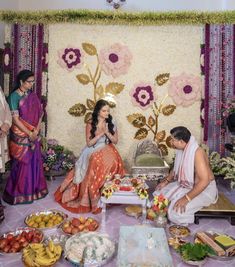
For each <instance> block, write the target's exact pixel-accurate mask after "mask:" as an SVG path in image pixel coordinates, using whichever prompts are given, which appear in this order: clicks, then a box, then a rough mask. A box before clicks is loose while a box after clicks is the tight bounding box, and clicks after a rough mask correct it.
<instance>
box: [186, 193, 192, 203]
mask: <svg viewBox="0 0 235 267" xmlns="http://www.w3.org/2000/svg"><path fill="white" fill-rule="evenodd" d="M185 197H186V198H187V200H188V202H190V201H191V200H192V199H191V198H190V197H189V196H188V194H186V195H185Z"/></svg>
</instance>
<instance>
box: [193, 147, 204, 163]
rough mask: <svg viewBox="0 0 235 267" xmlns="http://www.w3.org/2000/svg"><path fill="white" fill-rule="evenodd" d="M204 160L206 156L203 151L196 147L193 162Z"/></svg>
mask: <svg viewBox="0 0 235 267" xmlns="http://www.w3.org/2000/svg"><path fill="white" fill-rule="evenodd" d="M206 159H207V155H206V152H205V150H204V149H203V148H201V147H198V148H197V150H196V154H195V160H196V161H201V160H206Z"/></svg>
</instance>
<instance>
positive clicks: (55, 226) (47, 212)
mask: <svg viewBox="0 0 235 267" xmlns="http://www.w3.org/2000/svg"><path fill="white" fill-rule="evenodd" d="M40 214H44V215H48V214H60V215H61V216H62V218H63V220H62V221H61V222H60V223H58V224H56V225H54V226H52V227H43V228H39V227H32V226H31V228H34V229H40V230H48V229H50V230H52V229H56V228H57V227H59V226H60V225H61V224H62V223H63V222H64V220H65V219H66V218H67V217H68V215H67V214H65V213H63V212H62V211H59V210H54V209H52V210H45V211H37V212H34V213H31V214H29V215H28V216H27V217H26V218H25V219H24V223H25V224H26V225H27V226H28V224H27V221H28V219H29V218H30V217H32V216H33V215H40Z"/></svg>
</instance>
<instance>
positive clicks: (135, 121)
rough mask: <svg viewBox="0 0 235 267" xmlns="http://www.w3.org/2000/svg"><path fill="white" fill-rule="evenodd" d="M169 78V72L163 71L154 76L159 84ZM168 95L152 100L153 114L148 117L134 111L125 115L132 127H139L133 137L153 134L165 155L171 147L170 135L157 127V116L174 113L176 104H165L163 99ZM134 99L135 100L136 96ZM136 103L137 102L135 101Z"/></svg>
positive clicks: (140, 137)
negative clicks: (158, 99)
mask: <svg viewBox="0 0 235 267" xmlns="http://www.w3.org/2000/svg"><path fill="white" fill-rule="evenodd" d="M169 78H170V74H169V73H163V74H160V75H158V76H157V77H156V79H155V80H156V82H157V84H158V85H159V86H161V85H163V84H165V83H166V82H167V81H168V80H169ZM167 97H168V94H166V95H165V96H164V97H163V98H162V99H161V100H160V101H159V103H157V102H156V101H154V102H153V103H152V105H151V109H152V112H153V114H152V115H150V116H149V117H148V119H146V118H147V117H145V116H144V115H142V114H140V113H134V114H131V115H128V116H127V120H128V121H129V123H131V124H132V125H133V126H134V127H136V128H140V129H139V130H137V132H136V133H135V137H134V138H135V139H139V140H140V139H144V138H146V137H147V136H148V134H149V133H150V134H152V135H153V141H155V142H156V143H157V145H158V147H159V149H160V150H161V151H162V155H163V156H166V155H168V148H172V145H171V136H170V135H169V136H167V133H166V131H165V130H162V129H159V128H160V126H159V116H161V115H164V116H170V115H171V114H173V113H174V111H175V109H176V106H175V105H170V104H165V101H166V99H167ZM135 101H136V102H137V100H136V98H135ZM137 105H138V103H137Z"/></svg>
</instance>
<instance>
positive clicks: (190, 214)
mask: <svg viewBox="0 0 235 267" xmlns="http://www.w3.org/2000/svg"><path fill="white" fill-rule="evenodd" d="M190 190H191V189H189V188H184V187H181V186H180V184H179V183H178V182H173V183H170V184H168V185H167V186H166V187H164V188H163V189H162V190H159V191H155V192H154V193H153V194H154V195H160V194H163V195H164V196H165V197H166V198H168V199H169V200H170V205H169V207H168V219H169V220H170V221H171V222H173V223H175V224H183V225H186V224H189V223H193V222H194V214H195V212H197V211H199V210H200V209H201V208H203V207H207V206H209V205H210V204H212V203H215V202H216V201H217V197H218V190H217V187H216V183H215V181H214V180H213V181H211V182H210V184H209V185H208V186H207V187H206V189H204V190H203V191H202V192H201V193H200V194H199V195H198V196H196V197H195V198H194V199H192V200H191V201H190V202H189V203H188V204H187V206H186V209H185V212H184V213H180V211H178V212H176V211H175V210H173V208H174V205H175V203H176V201H177V200H179V199H180V198H181V197H183V196H185V194H187V193H188V192H189V191H190Z"/></svg>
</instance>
